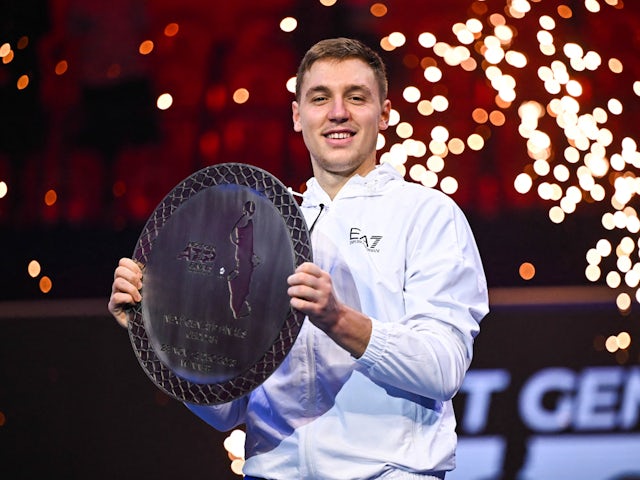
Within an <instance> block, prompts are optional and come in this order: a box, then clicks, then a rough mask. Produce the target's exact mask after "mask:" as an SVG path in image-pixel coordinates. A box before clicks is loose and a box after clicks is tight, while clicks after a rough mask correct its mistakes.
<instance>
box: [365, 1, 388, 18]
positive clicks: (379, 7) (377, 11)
mask: <svg viewBox="0 0 640 480" xmlns="http://www.w3.org/2000/svg"><path fill="white" fill-rule="evenodd" d="M369 11H370V12H371V15H373V16H374V17H378V18H380V17H384V16H385V15H386V14H387V6H386V5H385V4H384V3H374V4H373V5H371V8H370V9H369Z"/></svg>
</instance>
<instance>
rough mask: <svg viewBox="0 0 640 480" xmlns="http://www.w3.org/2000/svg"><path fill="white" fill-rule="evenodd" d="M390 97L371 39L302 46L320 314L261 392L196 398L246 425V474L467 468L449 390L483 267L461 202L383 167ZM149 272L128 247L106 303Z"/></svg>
mask: <svg viewBox="0 0 640 480" xmlns="http://www.w3.org/2000/svg"><path fill="white" fill-rule="evenodd" d="M390 111H391V103H390V101H389V100H388V99H387V80H386V72H385V67H384V64H383V62H382V60H381V59H380V57H379V56H378V54H377V53H375V52H374V51H373V50H371V49H370V48H368V47H367V46H365V45H363V44H362V43H361V42H359V41H357V40H353V39H345V38H337V39H330V40H324V41H321V42H319V43H317V44H316V45H314V46H313V47H312V48H311V49H310V50H309V51H308V52H307V54H306V55H305V57H304V58H303V60H302V62H301V64H300V67H299V70H298V74H297V87H296V99H295V101H294V102H293V103H292V119H293V127H294V129H295V131H297V132H300V133H301V134H302V136H303V138H304V141H305V144H306V146H307V148H308V150H309V154H310V159H311V165H312V167H313V175H314V176H313V178H312V179H310V180H309V181H308V182H307V189H306V191H305V193H304V199H303V202H302V206H301V208H302V211H303V213H304V215H305V218H306V221H307V224H308V225H309V226H310V230H311V242H312V246H313V258H314V263H303V264H302V265H300V266H299V267H298V268H297V269H296V271H295V272H292V274H291V276H290V277H289V278H288V294H289V296H290V299H291V305H292V306H293V307H294V308H296V309H298V310H300V311H302V312H303V313H304V314H306V316H307V319H308V321H305V322H304V324H303V326H302V329H301V331H300V333H299V335H298V337H297V339H296V341H295V343H294V345H293V347H292V348H291V350H290V352H289V354H288V356H287V357H286V358H285V360H284V362H283V363H282V364H281V365H280V366H279V367H278V369H277V370H276V371H275V372H274V373H273V374H272V375H271V376H270V377H269V378H268V379H267V380H266V381H265V382H264V383H263V384H262V385H261V386H259V387H258V388H256V389H255V390H253V391H252V392H251V393H250V394H248V395H246V396H244V397H242V398H240V399H237V400H234V401H232V402H229V403H226V404H223V405H218V406H196V405H187V406H188V407H189V408H190V409H191V410H192V411H193V412H194V413H196V414H197V415H198V416H200V417H201V418H202V419H204V420H205V421H207V422H208V423H209V424H211V425H212V426H213V427H215V428H217V429H219V430H229V429H231V428H233V427H235V426H237V425H240V424H245V425H246V432H247V440H246V445H245V452H246V463H245V466H244V473H245V475H246V477H245V478H247V479H257V478H264V479H282V480H291V479H321V480H331V479H339V480H345V479H374V478H384V479H442V478H444V477H445V474H446V472H447V471H449V470H452V469H453V468H454V467H455V450H456V433H455V417H454V412H453V408H452V402H451V399H452V397H453V396H454V395H455V394H456V392H457V391H458V389H459V388H460V386H461V384H462V381H463V379H464V376H465V374H466V371H467V369H468V368H469V365H470V363H471V359H472V354H473V341H474V338H475V336H476V335H477V334H478V332H479V324H480V321H481V320H482V318H483V317H484V316H485V315H486V313H487V312H488V299H487V287H486V281H485V276H484V272H483V269H482V264H481V260H480V256H479V254H478V251H477V248H476V244H475V241H474V238H473V235H472V232H471V230H470V228H469V225H468V223H467V221H466V219H465V217H464V215H463V213H462V212H461V211H460V209H459V208H458V207H457V206H456V204H455V203H454V202H453V201H452V200H451V199H450V198H449V197H447V196H445V195H444V194H443V193H441V192H439V191H436V190H432V189H428V188H425V187H423V186H420V185H417V184H414V183H410V182H406V181H405V180H404V179H403V178H402V176H401V175H400V174H399V173H398V172H397V171H396V170H395V169H394V168H393V167H392V166H390V165H388V164H383V165H377V160H376V143H377V137H378V133H379V131H380V130H384V129H386V128H387V121H388V119H389V113H390ZM141 286H142V272H141V271H140V269H139V268H138V267H137V266H136V265H135V263H133V262H132V261H131V260H130V259H123V260H121V262H120V265H119V267H118V268H117V269H116V274H115V280H114V283H113V290H112V295H111V299H110V302H109V309H110V311H111V312H112V313H113V315H114V316H115V317H116V318H117V319H118V320H119V321H120V322H121V323H126V314H125V313H124V310H123V306H124V305H127V304H130V303H133V302H137V301H140V299H141V297H140V293H139V289H140V288H141ZM284 287H285V288H286V286H284Z"/></svg>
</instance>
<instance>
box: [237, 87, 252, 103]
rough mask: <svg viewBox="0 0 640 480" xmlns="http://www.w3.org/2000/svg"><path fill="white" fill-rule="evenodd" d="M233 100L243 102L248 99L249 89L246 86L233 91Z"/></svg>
mask: <svg viewBox="0 0 640 480" xmlns="http://www.w3.org/2000/svg"><path fill="white" fill-rule="evenodd" d="M233 101H234V102H236V103H238V104H243V103H246V102H247V101H249V90H247V89H246V88H239V89H237V90H236V91H235V92H233Z"/></svg>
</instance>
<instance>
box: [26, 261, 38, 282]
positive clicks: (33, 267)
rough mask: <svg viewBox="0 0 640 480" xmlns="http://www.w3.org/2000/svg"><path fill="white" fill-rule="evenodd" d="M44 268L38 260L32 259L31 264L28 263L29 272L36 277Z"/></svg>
mask: <svg viewBox="0 0 640 480" xmlns="http://www.w3.org/2000/svg"><path fill="white" fill-rule="evenodd" d="M41 271H42V268H41V267H40V263H39V262H38V261H37V260H31V261H30V262H29V265H27V272H28V273H29V276H30V277H31V278H36V277H37V276H38V275H40V272H41Z"/></svg>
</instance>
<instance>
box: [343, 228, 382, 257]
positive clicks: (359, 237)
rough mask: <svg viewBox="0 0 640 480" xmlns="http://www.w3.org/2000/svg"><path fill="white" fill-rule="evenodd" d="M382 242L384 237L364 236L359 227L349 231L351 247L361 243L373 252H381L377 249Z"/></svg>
mask: <svg viewBox="0 0 640 480" xmlns="http://www.w3.org/2000/svg"><path fill="white" fill-rule="evenodd" d="M380 240H382V235H364V234H363V233H362V231H361V230H360V229H359V228H358V227H352V228H351V230H350V231H349V241H350V243H351V245H353V244H354V243H361V244H362V245H364V246H365V248H366V249H367V250H369V251H372V252H379V251H380V250H379V249H377V248H376V247H377V246H378V243H380Z"/></svg>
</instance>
